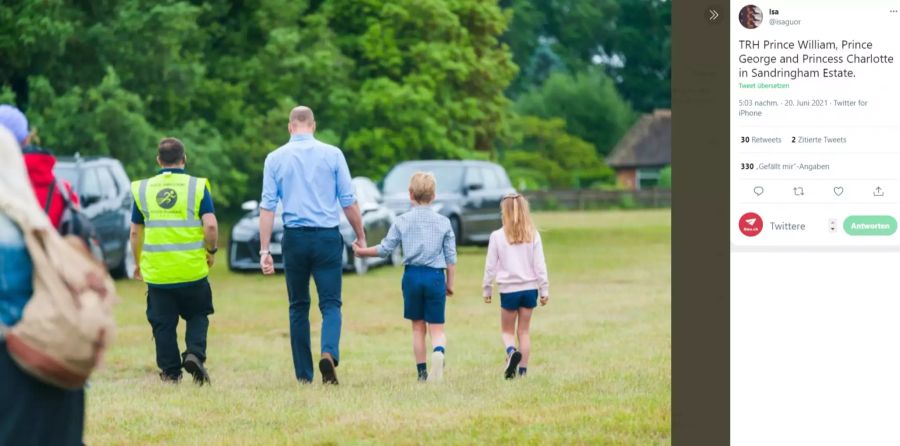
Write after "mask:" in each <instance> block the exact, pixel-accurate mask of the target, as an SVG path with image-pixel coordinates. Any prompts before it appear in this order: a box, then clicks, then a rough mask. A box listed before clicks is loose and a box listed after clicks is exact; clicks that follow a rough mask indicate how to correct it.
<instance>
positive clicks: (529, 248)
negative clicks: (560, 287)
mask: <svg viewBox="0 0 900 446" xmlns="http://www.w3.org/2000/svg"><path fill="white" fill-rule="evenodd" d="M500 210H501V213H502V217H503V228H502V229H498V230H496V231H494V232H493V233H492V234H491V240H490V244H489V245H488V253H487V259H486V260H485V264H484V302H485V303H488V304H489V303H491V294H492V293H493V282H494V280H496V281H497V288H499V291H500V325H501V330H502V338H503V344H504V345H505V346H506V370H505V371H504V377H505V378H506V379H513V378H515V377H516V367H517V366H518V367H519V370H518V372H519V376H525V374H526V373H527V372H528V356H529V353H531V337H530V335H529V327H530V325H531V312H532V311H533V310H534V307H536V306H537V302H538V297H539V296H540V302H541V306H544V305H547V302H548V301H549V300H550V281H549V279H548V277H547V265H546V263H545V262H544V248H543V246H542V245H541V235H540V234H539V233H538V232H537V230H535V229H534V225H532V223H531V215H530V214H529V211H528V201H527V200H526V199H525V197H523V196H522V195H520V194H509V195H507V196H505V197H503V200H501V201H500ZM517 323H518V327H516V325H517ZM516 335H518V338H519V348H518V349H516Z"/></svg>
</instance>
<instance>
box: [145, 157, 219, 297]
mask: <svg viewBox="0 0 900 446" xmlns="http://www.w3.org/2000/svg"><path fill="white" fill-rule="evenodd" d="M208 186H209V185H208V181H207V179H206V178H197V177H192V176H190V175H186V174H183V173H173V172H163V173H161V174H159V175H157V176H155V177H153V178H148V179H145V180H141V181H135V182H133V183H131V193H132V194H133V195H134V200H135V203H137V205H138V208H139V209H140V211H141V213H142V214H143V215H144V249H143V251H142V252H141V259H140V266H141V274H142V275H143V276H144V281H145V282H147V283H152V284H154V285H168V284H175V283H184V282H194V281H197V280H200V279H202V278H204V277H206V276H207V275H209V267H208V266H207V265H206V249H205V247H204V246H203V223H202V221H201V220H200V201H201V200H203V192H204V189H206V188H207V187H208Z"/></svg>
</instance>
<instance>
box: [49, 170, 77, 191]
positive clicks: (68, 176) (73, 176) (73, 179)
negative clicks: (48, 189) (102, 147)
mask: <svg viewBox="0 0 900 446" xmlns="http://www.w3.org/2000/svg"><path fill="white" fill-rule="evenodd" d="M53 172H54V173H55V174H56V176H57V177H58V178H61V179H63V180H66V181H68V182H69V184H71V185H72V187H78V170H77V169H75V168H74V167H70V166H60V165H57V166H56V168H55V169H53Z"/></svg>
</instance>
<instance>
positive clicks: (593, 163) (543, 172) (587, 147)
mask: <svg viewBox="0 0 900 446" xmlns="http://www.w3.org/2000/svg"><path fill="white" fill-rule="evenodd" d="M511 124H512V125H511V128H512V132H511V134H512V136H511V137H510V138H509V139H508V140H506V141H505V144H504V150H503V157H502V159H501V162H502V164H503V165H504V166H505V167H507V169H509V174H510V177H511V179H512V181H513V183H514V184H515V185H516V186H517V187H522V186H523V185H524V186H525V187H527V188H544V187H558V188H570V187H587V186H589V185H590V184H589V181H582V177H585V179H587V178H589V179H590V181H609V180H610V179H611V178H612V177H613V171H612V169H610V168H609V167H608V166H607V165H606V164H605V163H604V162H603V158H602V157H600V156H598V155H597V152H596V150H595V149H594V146H593V145H591V143H589V142H587V141H585V140H583V139H581V138H579V137H577V136H574V135H572V134H569V133H567V132H566V123H565V121H563V120H562V119H559V118H552V119H543V118H539V117H536V116H522V117H517V118H515V119H513V120H512V122H511Z"/></svg>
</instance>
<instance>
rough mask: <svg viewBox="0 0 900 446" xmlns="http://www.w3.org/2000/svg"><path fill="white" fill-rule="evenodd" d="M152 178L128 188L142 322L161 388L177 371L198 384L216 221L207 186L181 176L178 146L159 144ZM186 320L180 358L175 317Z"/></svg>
mask: <svg viewBox="0 0 900 446" xmlns="http://www.w3.org/2000/svg"><path fill="white" fill-rule="evenodd" d="M156 162H157V163H158V164H159V167H160V170H159V174H158V175H156V176H155V177H152V178H148V179H144V180H138V181H135V182H133V183H131V192H132V193H133V194H134V207H133V209H132V213H131V246H132V248H133V251H134V252H133V253H134V261H135V265H136V266H135V271H134V278H135V279H137V280H143V281H144V282H145V283H146V284H147V320H148V321H149V322H150V326H151V327H152V328H153V339H154V340H155V341H156V365H157V366H158V367H159V369H160V374H159V377H160V378H161V379H162V380H163V381H164V382H169V383H178V382H179V381H181V369H182V368H183V369H184V370H186V371H187V372H188V373H190V374H191V375H192V376H193V378H194V383H195V384H198V385H201V386H202V385H204V384H208V383H209V382H210V379H209V373H208V372H207V371H206V367H205V366H204V364H205V363H206V337H207V333H208V331H209V315H210V314H212V313H213V303H212V289H211V288H210V286H209V280H208V278H207V276H209V268H211V267H212V266H213V264H214V263H215V259H216V257H215V255H216V252H217V251H218V247H217V246H218V241H219V235H218V222H217V220H216V214H215V208H214V207H213V201H212V195H211V194H210V192H209V182H208V181H207V179H206V178H198V177H194V176H191V175H188V174H187V173H186V172H185V170H184V167H185V163H186V162H187V156H186V155H185V153H184V144H182V142H181V141H179V140H178V139H176V138H164V139H163V140H162V141H160V142H159V147H158V149H157V156H156ZM179 317H181V318H183V319H184V320H185V324H186V325H187V327H186V328H185V332H184V341H185V351H184V353H181V354H180V355H179V350H178V336H177V333H176V329H177V328H178V318H179Z"/></svg>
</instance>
